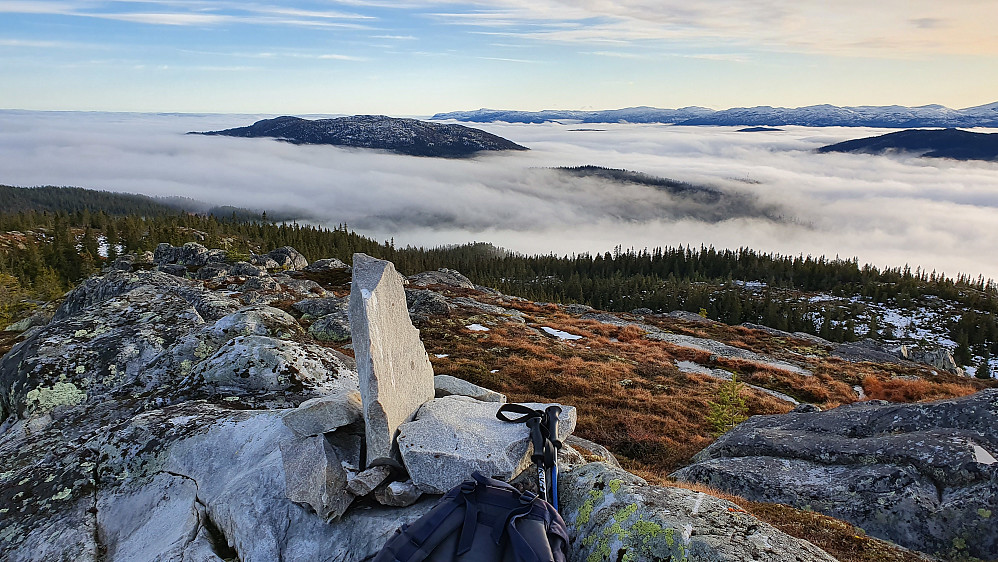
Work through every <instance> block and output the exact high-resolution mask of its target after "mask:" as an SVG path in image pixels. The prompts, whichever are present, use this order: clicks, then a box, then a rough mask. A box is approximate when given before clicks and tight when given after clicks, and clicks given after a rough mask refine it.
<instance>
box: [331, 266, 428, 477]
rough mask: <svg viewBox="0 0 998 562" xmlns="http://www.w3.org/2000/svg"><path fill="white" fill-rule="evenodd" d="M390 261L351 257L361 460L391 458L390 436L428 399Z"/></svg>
mask: <svg viewBox="0 0 998 562" xmlns="http://www.w3.org/2000/svg"><path fill="white" fill-rule="evenodd" d="M402 279H403V278H402V276H401V275H399V273H398V272H396V271H395V266H394V265H392V263H391V262H387V261H384V260H379V259H375V258H372V257H370V256H367V255H365V254H359V253H358V254H354V256H353V285H352V288H351V291H350V328H351V330H350V331H351V332H352V334H353V348H354V355H355V358H356V360H357V372H358V375H359V376H360V394H361V397H362V398H363V400H364V423H365V425H366V434H367V458H368V459H369V460H374V459H378V458H382V457H392V456H394V450H395V435H396V432H397V431H398V428H399V426H400V425H402V424H403V423H405V422H407V421H409V420H411V419H412V418H413V416H415V414H416V410H418V409H419V407H420V406H422V405H423V403H424V402H426V401H428V400H430V399H432V398H433V395H434V391H433V367H432V366H431V365H430V360H429V358H428V357H427V356H426V349H425V348H424V347H423V342H422V341H420V339H419V331H418V330H416V329H415V328H414V327H413V326H412V322H411V321H410V320H409V314H408V308H407V307H406V302H405V291H404V289H403V288H402Z"/></svg>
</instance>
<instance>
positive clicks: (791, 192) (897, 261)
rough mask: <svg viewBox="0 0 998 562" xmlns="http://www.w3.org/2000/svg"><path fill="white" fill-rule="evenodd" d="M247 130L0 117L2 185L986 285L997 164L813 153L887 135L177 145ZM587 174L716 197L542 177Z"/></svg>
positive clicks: (993, 269) (132, 118)
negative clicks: (817, 259) (495, 145)
mask: <svg viewBox="0 0 998 562" xmlns="http://www.w3.org/2000/svg"><path fill="white" fill-rule="evenodd" d="M255 118H256V117H255V116H252V115H221V114H216V115H153V114H137V113H131V114H127V113H65V112H34V111H0V123H3V126H2V127H0V183H2V184H10V185H21V186H33V185H73V186H80V187H88V188H92V189H106V190H112V191H120V192H129V193H143V194H147V195H179V196H186V197H191V198H194V199H198V200H202V201H205V202H207V203H213V204H223V205H238V206H243V207H249V208H252V209H254V210H269V211H271V212H273V211H279V210H286V211H292V212H298V213H300V214H301V216H306V217H307V218H309V219H310V220H311V221H313V222H317V223H320V224H323V225H326V226H330V227H333V226H336V225H339V224H341V223H346V224H348V225H349V226H350V227H351V228H352V229H354V230H357V231H358V232H360V233H362V234H366V235H369V236H373V237H375V238H376V239H378V240H379V241H383V240H388V239H390V238H392V239H394V241H395V243H396V244H397V245H403V246H404V245H409V244H412V245H424V246H435V245H441V244H459V243H465V242H472V241H483V242H491V243H493V244H496V245H498V246H502V247H505V248H509V249H512V250H516V251H519V252H524V253H530V254H533V253H541V254H547V253H550V252H554V253H557V254H562V255H565V254H572V253H579V252H604V251H612V250H613V248H614V247H615V246H617V245H618V244H619V245H621V246H623V247H624V248H629V247H634V248H637V249H639V250H640V249H642V248H645V247H648V248H654V247H656V246H676V245H679V244H684V245H685V244H690V245H693V246H695V247H699V246H700V245H701V244H706V245H714V246H715V247H719V248H732V249H736V248H739V247H745V246H747V247H750V248H753V249H755V250H758V251H762V252H778V253H783V254H790V255H797V254H804V255H815V256H818V255H825V256H827V257H829V258H833V257H836V256H839V257H841V258H845V259H849V258H853V257H856V258H858V259H859V260H860V263H871V264H873V265H876V266H878V267H884V266H891V267H901V266H904V265H905V264H908V265H910V266H911V267H912V269H915V268H916V267H921V268H923V269H924V270H926V271H932V270H936V271H937V272H945V273H947V274H950V275H955V274H957V273H966V274H970V275H972V276H974V277H976V276H977V275H980V274H983V275H985V276H986V277H988V278H992V279H998V262H995V260H994V259H992V256H993V255H994V248H996V247H998V230H996V229H995V228H994V225H995V224H998V163H994V162H959V161H954V160H946V159H930V158H919V157H917V156H914V155H893V156H877V155H868V154H841V153H833V154H818V153H816V152H815V151H814V149H815V148H817V147H820V146H824V145H826V144H831V143H834V142H839V141H842V140H846V139H851V138H857V137H862V136H869V135H875V134H880V133H884V132H885V130H883V129H868V128H854V127H824V128H808V127H785V128H784V129H785V130H784V131H782V132H772V133H744V132H737V129H738V128H737V127H678V126H669V125H633V124H631V125H629V124H606V125H604V124H600V125H599V126H598V127H591V126H587V127H585V128H586V129H592V128H597V129H599V130H583V131H579V130H576V129H579V127H578V126H577V125H570V124H565V125H562V124H557V123H547V124H541V125H526V124H502V123H490V124H482V125H480V126H481V127H482V128H483V129H486V130H488V131H489V132H492V133H495V134H498V135H501V136H503V137H505V138H508V139H510V140H513V141H514V142H516V143H519V144H522V145H524V146H528V147H530V149H531V150H529V151H526V152H522V151H513V152H508V153H493V154H483V155H481V156H477V157H474V158H468V159H439V158H420V157H412V156H400V155H395V154H389V153H385V152H381V151H369V150H361V149H345V148H340V147H334V146H321V145H320V146H303V145H293V144H290V143H284V142H279V141H275V140H272V139H266V138H259V139H251V138H233V137H223V136H201V135H187V134H185V133H186V132H187V131H192V130H199V131H204V130H216V129H223V128H227V127H233V126H238V125H244V124H246V123H249V122H252V121H253V120H254V119H255ZM587 164H593V165H599V166H604V167H609V168H624V169H629V170H635V171H640V172H644V173H647V174H652V175H655V176H660V177H667V178H673V179H677V180H681V181H686V182H691V183H695V184H699V185H705V186H709V187H711V188H714V189H718V190H721V191H723V193H724V194H725V196H724V197H723V198H722V199H721V202H720V204H719V205H718V206H715V207H711V206H709V205H708V206H705V205H702V204H698V203H697V202H696V201H690V200H687V199H683V198H676V197H673V196H670V195H669V194H668V193H666V192H663V191H660V190H656V189H653V188H650V187H647V186H633V185H631V186H627V185H620V184H607V183H605V182H600V181H596V180H580V179H573V178H570V177H566V176H563V175H559V174H557V173H556V172H555V171H553V170H551V169H550V168H551V167H558V166H581V165H587Z"/></svg>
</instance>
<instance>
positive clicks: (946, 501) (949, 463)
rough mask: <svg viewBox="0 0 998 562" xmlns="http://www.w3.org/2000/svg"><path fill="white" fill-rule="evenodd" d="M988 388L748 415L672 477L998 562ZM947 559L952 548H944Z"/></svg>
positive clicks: (996, 438) (997, 497)
mask: <svg viewBox="0 0 998 562" xmlns="http://www.w3.org/2000/svg"><path fill="white" fill-rule="evenodd" d="M996 428H998V389H989V390H982V391H980V392H978V393H976V394H972V395H970V396H964V397H960V398H950V399H945V400H938V401H935V402H928V403H919V404H892V403H888V402H881V401H874V400H871V401H867V402H856V403H853V404H847V405H844V406H839V407H838V408H834V409H832V410H828V411H826V412H815V413H804V412H799V413H790V414H786V415H776V416H753V417H752V418H750V419H749V420H748V421H746V422H744V423H742V424H740V425H738V426H737V427H735V428H734V429H733V430H731V431H729V432H728V433H726V434H724V435H723V436H721V438H719V439H718V440H717V441H715V442H714V443H712V444H711V445H710V446H709V447H707V448H706V449H704V450H703V451H701V452H700V453H698V454H697V455H696V456H695V457H694V458H693V460H694V463H693V464H692V465H690V466H688V467H686V468H683V469H681V470H679V471H677V472H676V473H675V474H673V477H674V478H676V479H678V480H682V481H687V482H698V483H701V484H706V485H708V486H713V487H716V488H718V489H721V490H724V491H725V492H728V493H731V494H737V495H740V496H743V497H745V498H747V499H750V500H754V501H762V502H773V503H783V504H787V505H791V506H794V507H797V508H799V509H813V510H814V511H817V512H820V513H824V514H826V515H831V516H832V517H836V518H839V519H843V520H846V521H849V522H850V523H852V524H854V525H856V526H858V527H861V528H862V529H863V530H865V531H866V532H867V533H868V534H869V535H871V536H874V537H879V538H884V539H887V540H891V541H894V542H896V543H898V544H900V545H902V546H905V547H908V548H913V549H916V550H920V551H922V552H926V553H929V554H933V555H939V556H941V557H943V558H949V557H956V556H957V555H969V556H974V557H977V558H981V559H984V560H992V559H995V558H998V526H996V525H995V524H994V521H993V517H994V514H996V513H998V461H996V460H995V457H996V456H998V429H996ZM954 549H955V550H954Z"/></svg>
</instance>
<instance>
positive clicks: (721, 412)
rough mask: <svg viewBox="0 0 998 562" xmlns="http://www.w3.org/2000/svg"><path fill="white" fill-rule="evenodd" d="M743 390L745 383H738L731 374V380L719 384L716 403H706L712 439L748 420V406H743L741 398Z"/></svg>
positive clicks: (736, 376)
mask: <svg viewBox="0 0 998 562" xmlns="http://www.w3.org/2000/svg"><path fill="white" fill-rule="evenodd" d="M744 388H745V383H743V382H738V375H736V374H734V373H732V374H731V380H730V381H725V382H724V383H722V384H721V390H720V392H719V393H718V395H717V402H714V401H711V402H709V403H708V404H709V406H710V414H708V415H707V421H708V422H709V423H710V426H711V428H712V429H713V434H714V437H719V436H720V435H721V434H723V433H724V432H726V431H728V430H729V429H731V428H733V427H735V426H736V425H738V424H740V423H742V422H743V421H745V420H746V419H748V406H747V405H745V398H744V397H743V396H742V389H744Z"/></svg>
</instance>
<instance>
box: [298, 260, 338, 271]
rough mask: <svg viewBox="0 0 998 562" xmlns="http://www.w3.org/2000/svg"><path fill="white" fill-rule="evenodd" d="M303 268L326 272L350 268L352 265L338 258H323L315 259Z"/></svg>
mask: <svg viewBox="0 0 998 562" xmlns="http://www.w3.org/2000/svg"><path fill="white" fill-rule="evenodd" d="M303 269H304V270H305V271H312V272H325V271H331V270H337V269H340V270H345V269H350V266H349V265H347V264H345V263H343V262H342V261H340V260H338V259H336V258H323V259H321V260H315V261H314V262H312V263H310V264H309V265H307V266H305V267H304V268H303Z"/></svg>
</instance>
